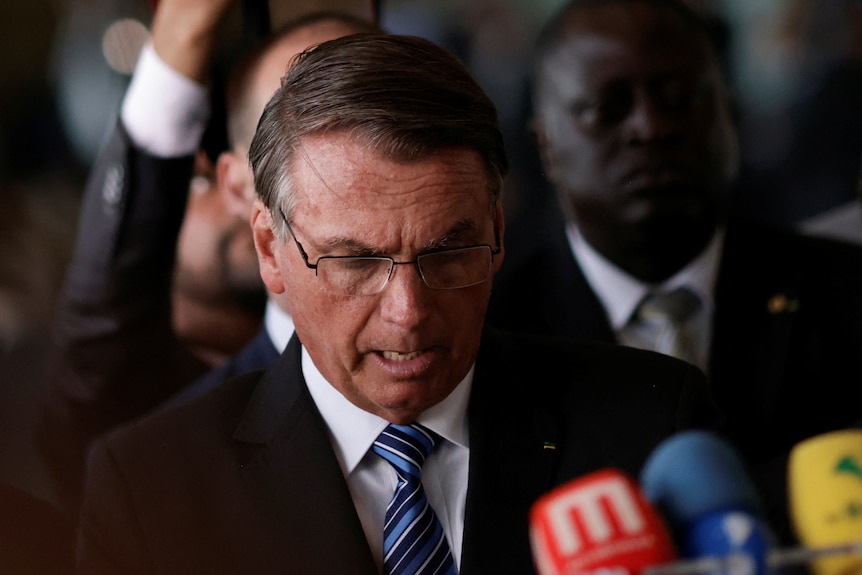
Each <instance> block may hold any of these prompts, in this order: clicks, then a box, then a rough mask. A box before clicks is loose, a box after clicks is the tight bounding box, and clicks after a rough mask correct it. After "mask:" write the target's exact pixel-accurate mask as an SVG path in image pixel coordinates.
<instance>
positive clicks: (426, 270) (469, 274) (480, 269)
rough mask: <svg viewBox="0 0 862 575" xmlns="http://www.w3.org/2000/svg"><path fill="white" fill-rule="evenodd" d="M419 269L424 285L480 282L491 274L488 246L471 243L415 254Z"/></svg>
mask: <svg viewBox="0 0 862 575" xmlns="http://www.w3.org/2000/svg"><path fill="white" fill-rule="evenodd" d="M418 261H419V271H420V273H421V274H422V278H423V279H424V280H425V283H426V284H427V285H428V287H430V288H433V289H456V288H462V287H468V286H471V285H476V284H479V283H482V282H483V281H485V280H486V279H488V277H489V276H490V275H491V248H490V247H488V246H475V247H471V248H463V249H457V250H448V251H445V252H433V253H430V254H424V255H421V256H419V258H418Z"/></svg>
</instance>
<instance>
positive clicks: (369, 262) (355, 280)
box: [278, 207, 500, 296]
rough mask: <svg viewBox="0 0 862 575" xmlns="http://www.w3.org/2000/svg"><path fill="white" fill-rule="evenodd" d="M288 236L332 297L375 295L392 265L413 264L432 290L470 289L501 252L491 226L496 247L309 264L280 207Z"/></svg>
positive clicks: (341, 258) (328, 259)
mask: <svg viewBox="0 0 862 575" xmlns="http://www.w3.org/2000/svg"><path fill="white" fill-rule="evenodd" d="M278 211H279V213H281V218H282V219H283V220H284V224H285V226H286V227H287V231H288V233H290V237H292V238H293V241H294V243H295V244H296V247H297V249H298V250H299V254H300V255H301V256H302V259H303V261H304V262H305V265H306V267H308V268H309V269H313V270H314V272H315V275H316V276H317V277H318V278H320V279H321V280H322V284H323V288H324V290H325V291H327V292H328V293H331V294H334V295H352V296H362V295H374V294H378V293H380V292H381V291H383V288H385V287H386V284H387V283H389V280H390V278H391V277H392V273H393V272H394V270H395V266H402V265H410V264H415V266H416V271H417V272H418V273H419V277H420V278H422V281H423V282H424V283H425V285H426V286H428V287H429V288H431V289H435V290H451V289H460V288H465V287H470V286H473V285H477V284H480V283H482V282H484V281H487V280H488V278H489V277H491V268H492V265H493V261H494V256H495V255H497V254H499V253H500V234H499V231H498V230H497V228H496V226H495V227H494V240H495V242H496V247H492V246H490V245H488V244H478V245H473V246H465V247H459V248H447V249H441V250H437V251H433V252H428V253H424V254H420V255H418V256H417V257H416V259H414V260H410V261H406V262H397V261H395V260H394V259H393V258H391V257H389V256H321V257H319V258H318V259H317V262H315V263H311V262H309V261H308V254H307V253H306V251H305V249H304V248H303V247H302V244H301V243H299V240H298V239H296V235H295V234H294V233H293V229H292V228H291V227H290V222H288V221H287V217H286V216H285V215H284V211H283V210H282V209H281V207H279V209H278Z"/></svg>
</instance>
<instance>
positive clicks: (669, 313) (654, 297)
mask: <svg viewBox="0 0 862 575" xmlns="http://www.w3.org/2000/svg"><path fill="white" fill-rule="evenodd" d="M699 307H700V298H698V297H697V295H696V294H694V292H692V291H691V290H690V289H688V288H686V287H678V288H676V289H673V290H670V291H666V292H652V293H649V294H647V295H646V297H644V299H643V300H642V301H641V304H640V305H639V306H638V310H637V314H638V317H640V318H641V319H642V320H644V321H667V320H670V321H672V322H674V323H678V324H679V323H684V322H685V321H686V320H688V318H689V317H691V316H692V315H693V314H694V313H695V312H696V311H697V309H698V308H699Z"/></svg>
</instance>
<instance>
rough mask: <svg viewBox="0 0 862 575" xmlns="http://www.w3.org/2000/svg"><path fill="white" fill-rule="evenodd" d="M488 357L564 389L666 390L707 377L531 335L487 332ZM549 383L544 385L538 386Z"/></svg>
mask: <svg viewBox="0 0 862 575" xmlns="http://www.w3.org/2000/svg"><path fill="white" fill-rule="evenodd" d="M487 333H488V337H487V338H486V341H487V343H488V348H489V350H488V353H487V355H488V356H493V357H494V358H495V359H494V361H497V362H499V363H500V364H501V365H505V366H506V368H505V369H506V370H508V371H509V372H510V373H513V374H514V373H529V374H532V375H531V377H530V379H531V381H536V382H537V384H538V385H550V386H566V385H568V382H571V381H602V382H604V383H606V384H607V385H608V386H611V387H618V388H625V387H628V386H630V385H641V384H642V382H645V381H646V382H656V383H657V384H659V385H666V384H669V383H671V382H679V381H682V380H687V379H690V380H692V381H695V382H697V383H700V382H701V379H703V381H705V376H703V374H702V373H701V372H700V371H699V370H698V369H697V368H695V367H693V366H691V365H689V364H688V363H686V362H684V361H681V360H678V359H676V358H673V357H670V356H667V355H663V354H660V353H656V352H652V351H645V350H641V349H635V348H631V347H626V346H622V345H617V344H609V343H603V342H597V341H581V340H575V339H569V338H562V337H555V336H544V335H533V334H523V333H516V332H512V331H502V330H497V329H492V328H489V329H488V330H487ZM538 382H545V383H538Z"/></svg>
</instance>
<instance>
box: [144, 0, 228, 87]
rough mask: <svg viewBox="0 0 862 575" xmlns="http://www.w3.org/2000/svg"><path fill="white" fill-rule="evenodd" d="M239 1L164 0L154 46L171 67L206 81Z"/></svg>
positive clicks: (160, 4)
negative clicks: (228, 22)
mask: <svg viewBox="0 0 862 575" xmlns="http://www.w3.org/2000/svg"><path fill="white" fill-rule="evenodd" d="M238 3H239V0H160V1H159V2H158V4H157V7H156V13H155V17H154V18H153V30H152V32H153V47H154V48H155V50H156V53H157V54H158V55H159V57H160V58H161V59H162V60H163V61H164V62H165V63H166V64H167V65H168V66H170V67H171V68H173V69H174V70H176V71H177V72H179V73H180V74H183V75H184V76H186V77H188V78H191V79H192V80H195V81H198V82H201V83H205V82H206V80H207V78H208V77H209V74H210V69H211V65H212V59H213V55H214V53H215V49H216V46H217V44H218V40H219V36H220V33H221V31H222V28H224V24H225V22H227V20H228V17H229V15H230V13H231V9H232V8H233V7H234V6H235V5H236V4H238Z"/></svg>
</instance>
